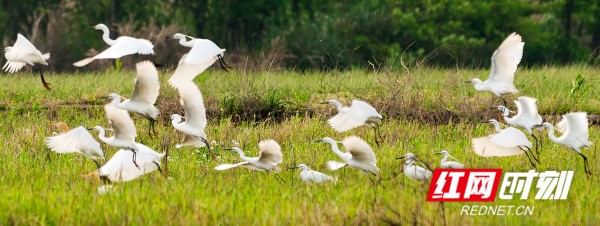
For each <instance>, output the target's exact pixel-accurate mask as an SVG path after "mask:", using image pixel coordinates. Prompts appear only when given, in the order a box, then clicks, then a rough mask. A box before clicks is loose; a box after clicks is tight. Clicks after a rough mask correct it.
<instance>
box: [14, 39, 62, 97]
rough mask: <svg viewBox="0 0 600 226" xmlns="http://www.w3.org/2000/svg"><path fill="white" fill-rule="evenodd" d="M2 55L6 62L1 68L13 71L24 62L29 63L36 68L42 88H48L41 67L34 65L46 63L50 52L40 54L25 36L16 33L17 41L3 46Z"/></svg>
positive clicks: (17, 69) (22, 65) (48, 85)
mask: <svg viewBox="0 0 600 226" xmlns="http://www.w3.org/2000/svg"><path fill="white" fill-rule="evenodd" d="M4 51H5V52H6V53H4V57H6V64H4V67H2V69H3V70H4V71H6V72H9V73H15V72H17V71H19V70H21V68H23V67H24V66H25V64H29V65H31V66H33V67H34V68H37V69H38V71H39V72H40V78H41V79H42V84H43V85H44V88H46V89H47V90H51V89H50V83H47V82H46V80H44V74H43V73H42V68H40V67H36V66H35V64H41V65H46V66H47V65H48V62H46V61H47V60H48V59H50V53H45V54H42V52H40V51H39V50H38V49H37V48H35V46H34V45H33V44H31V42H30V41H29V40H27V38H25V37H24V36H23V35H21V34H17V41H16V42H15V44H14V45H13V46H8V47H6V48H4Z"/></svg>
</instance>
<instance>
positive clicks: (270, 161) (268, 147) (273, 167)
mask: <svg viewBox="0 0 600 226" xmlns="http://www.w3.org/2000/svg"><path fill="white" fill-rule="evenodd" d="M258 149H259V150H260V153H259V155H258V157H247V156H246V155H245V154H244V152H243V151H242V149H240V148H238V147H234V148H228V149H225V150H230V151H235V152H237V153H238V154H239V156H240V158H241V159H242V160H243V161H242V162H240V163H236V164H221V165H218V166H217V167H215V170H226V169H231V168H234V167H244V168H247V169H251V170H258V171H267V172H279V171H281V168H279V166H278V165H279V164H280V163H281V162H282V161H283V154H281V146H279V144H278V143H277V141H275V140H263V141H261V142H259V143H258Z"/></svg>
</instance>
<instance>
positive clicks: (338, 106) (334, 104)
mask: <svg viewBox="0 0 600 226" xmlns="http://www.w3.org/2000/svg"><path fill="white" fill-rule="evenodd" d="M331 104H333V106H335V108H336V109H337V110H338V112H342V111H343V110H344V106H342V103H340V102H339V101H337V100H334V101H331Z"/></svg>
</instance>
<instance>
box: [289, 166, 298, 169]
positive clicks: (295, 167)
mask: <svg viewBox="0 0 600 226" xmlns="http://www.w3.org/2000/svg"><path fill="white" fill-rule="evenodd" d="M298 168H300V166H294V167H290V168H288V169H298Z"/></svg>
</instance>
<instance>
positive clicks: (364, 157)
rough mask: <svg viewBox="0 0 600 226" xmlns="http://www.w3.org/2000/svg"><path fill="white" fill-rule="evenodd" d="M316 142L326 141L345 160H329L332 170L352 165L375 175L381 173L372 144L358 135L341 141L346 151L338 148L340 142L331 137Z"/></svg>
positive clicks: (328, 163)
mask: <svg viewBox="0 0 600 226" xmlns="http://www.w3.org/2000/svg"><path fill="white" fill-rule="evenodd" d="M316 142H324V143H328V144H329V145H331V149H332V150H333V152H334V153H335V154H337V155H338V156H339V157H340V158H341V159H342V160H343V161H344V162H336V161H328V162H327V166H328V167H329V169H331V170H337V169H340V168H342V167H344V166H351V167H354V168H357V169H360V170H362V171H364V172H367V173H372V174H373V175H375V176H378V175H379V168H378V167H377V158H376V157H375V153H374V152H373V149H372V148H371V146H370V145H369V144H368V143H367V142H365V141H364V140H362V139H360V138H359V137H357V136H350V137H346V138H344V140H343V141H342V142H341V143H342V145H343V146H344V148H345V149H346V152H342V151H341V150H340V149H339V148H338V145H337V144H338V142H337V141H335V140H334V139H331V138H329V137H325V138H323V139H322V140H317V141H316Z"/></svg>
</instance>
